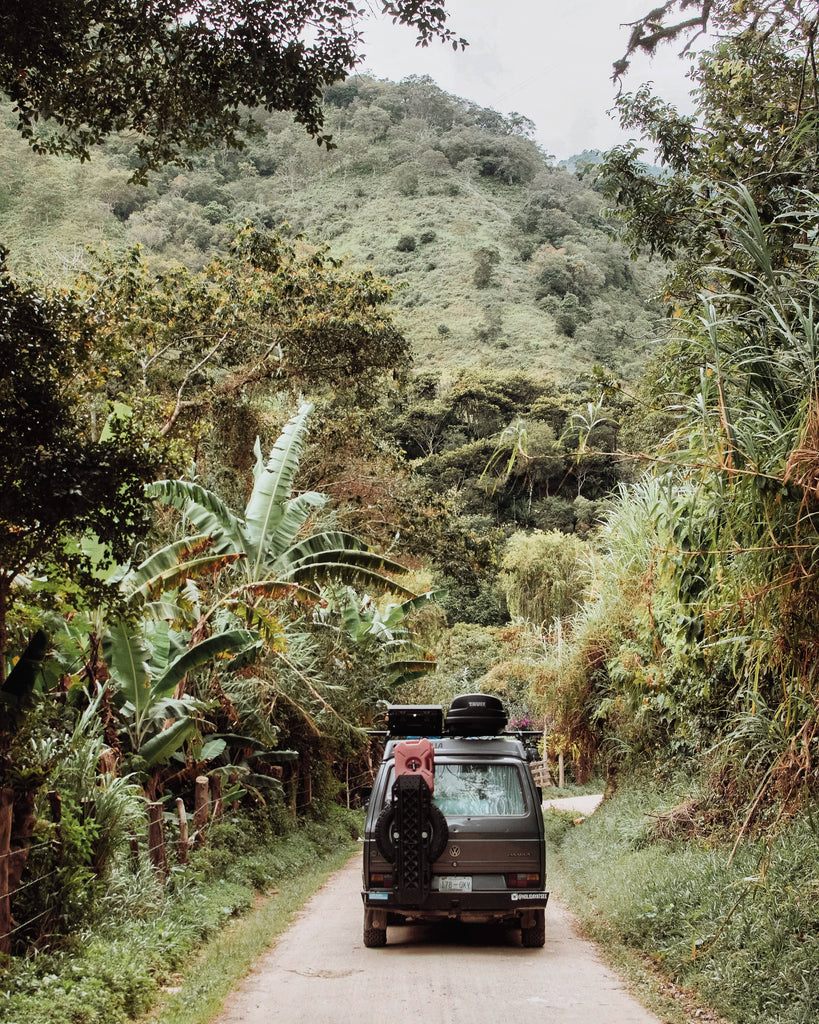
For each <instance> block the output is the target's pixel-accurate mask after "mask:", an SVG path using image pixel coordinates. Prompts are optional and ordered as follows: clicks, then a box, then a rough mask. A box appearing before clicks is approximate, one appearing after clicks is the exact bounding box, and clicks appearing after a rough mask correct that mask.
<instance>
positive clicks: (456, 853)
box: [449, 846, 461, 857]
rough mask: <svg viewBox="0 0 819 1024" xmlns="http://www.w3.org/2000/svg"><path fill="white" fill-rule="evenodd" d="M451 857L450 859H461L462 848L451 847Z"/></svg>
mask: <svg viewBox="0 0 819 1024" xmlns="http://www.w3.org/2000/svg"><path fill="white" fill-rule="evenodd" d="M449 856H450V857H460V856H461V848H460V846H450V848H449Z"/></svg>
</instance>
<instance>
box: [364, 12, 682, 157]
mask: <svg viewBox="0 0 819 1024" xmlns="http://www.w3.org/2000/svg"><path fill="white" fill-rule="evenodd" d="M654 6H656V4H655V3H654V0H447V3H446V8H447V11H448V12H449V24H450V26H451V27H452V28H453V29H454V30H455V31H456V32H457V34H458V35H460V36H463V37H465V38H466V39H467V40H468V41H469V44H470V45H469V46H468V47H467V49H466V50H465V51H460V50H459V51H458V52H457V53H454V52H453V51H452V47H451V46H445V45H443V44H441V43H437V42H436V43H431V44H430V45H429V47H427V48H421V47H418V48H416V47H415V45H414V43H415V32H414V31H412V30H411V29H407V28H404V27H401V26H397V25H393V24H392V22H391V20H389V19H380V20H373V21H370V22H368V23H367V24H366V25H365V26H364V29H363V31H364V46H363V50H364V53H365V55H366V56H365V60H364V63H363V64H362V66H361V68H360V70H361V71H363V72H366V73H368V74H371V75H373V76H374V77H376V78H388V79H390V80H392V81H400V80H401V79H402V78H405V77H407V76H408V75H429V76H430V77H431V78H433V79H434V80H435V81H436V82H437V83H438V85H439V86H440V87H441V88H442V89H444V90H445V91H446V92H448V93H452V94H454V95H456V96H461V97H463V98H464V99H468V100H472V101H473V102H475V103H478V104H479V105H480V106H483V107H492V108H493V109H495V110H498V111H500V113H502V114H508V113H510V112H511V111H517V112H518V113H520V114H523V115H525V116H526V117H529V118H531V120H532V121H534V122H535V125H536V126H537V132H536V136H535V137H536V139H537V141H538V142H539V143H540V145H541V146H542V147H543V149H544V150H545V151H546V152H547V153H550V154H552V155H554V156H555V157H556V158H557V159H558V160H562V159H564V158H566V157H569V156H571V155H572V154H575V153H580V152H582V151H583V150H584V149H606V148H609V147H610V146H612V145H616V144H617V143H618V142H622V141H624V139H625V138H626V136H624V135H623V134H622V133H621V131H620V128H619V125H618V124H617V121H616V119H613V118H612V117H610V116H609V115H608V114H607V111H608V110H609V109H610V108H611V107H612V105H613V102H614V97H615V94H616V88H615V85H614V84H613V83H612V81H611V65H612V64H613V62H614V61H615V60H617V59H618V58H619V57H621V56H622V55H623V53H624V51H625V47H626V42H627V40H628V34H629V29H627V28H622V27H621V26H622V24H623V23H624V22H629V21H634V20H636V19H637V18H638V17H639V16H641V15H645V14H647V13H648V12H649V11H650V10H651V9H652V7H654ZM679 48H680V47H679V46H676V47H675V46H671V47H666V48H665V49H664V51H663V52H662V53H660V54H658V56H657V57H656V58H655V59H654V60H653V61H651V62H649V61H648V60H647V59H639V60H635V62H634V63H633V65H632V69H631V71H630V72H629V75H628V77H627V78H626V81H625V87H626V89H627V90H628V91H633V90H634V89H636V88H637V87H638V86H639V85H640V84H642V83H643V82H645V81H652V82H654V83H655V85H656V87H657V92H658V93H659V95H660V96H661V97H662V98H663V99H664V100H667V101H669V102H672V103H675V104H677V105H678V106H679V107H680V108H681V109H684V110H688V109H689V106H690V104H689V100H688V91H689V89H690V87H691V84H690V82H688V80H687V79H686V78H685V72H686V69H687V63H686V61H684V60H680V59H679V58H678V57H677V51H678V50H679Z"/></svg>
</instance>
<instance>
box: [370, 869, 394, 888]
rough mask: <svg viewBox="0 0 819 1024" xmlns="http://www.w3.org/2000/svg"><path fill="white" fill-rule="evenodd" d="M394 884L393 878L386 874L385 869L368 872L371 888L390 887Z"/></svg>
mask: <svg viewBox="0 0 819 1024" xmlns="http://www.w3.org/2000/svg"><path fill="white" fill-rule="evenodd" d="M393 884H394V878H393V876H392V875H391V874H387V872H385V871H371V872H370V888H371V889H374V888H375V889H392V887H393Z"/></svg>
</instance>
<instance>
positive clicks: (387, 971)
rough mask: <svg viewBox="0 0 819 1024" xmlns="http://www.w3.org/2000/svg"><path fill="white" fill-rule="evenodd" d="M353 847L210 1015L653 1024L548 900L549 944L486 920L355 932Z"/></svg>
mask: <svg viewBox="0 0 819 1024" xmlns="http://www.w3.org/2000/svg"><path fill="white" fill-rule="evenodd" d="M360 883H361V863H360V857H355V858H354V859H353V860H351V861H350V862H349V864H348V865H347V866H346V867H345V868H343V869H342V870H341V871H339V872H338V873H337V874H336V875H334V876H333V877H332V878H331V879H330V880H329V882H328V883H327V884H326V885H325V886H324V888H323V889H322V890H321V891H320V892H318V893H317V894H316V896H315V897H314V898H313V899H312V900H311V901H310V903H308V905H307V906H306V907H305V909H304V910H303V911H302V913H301V914H300V916H299V917H298V918H297V919H296V921H295V922H294V923H293V925H292V926H291V927H290V928H289V929H288V931H287V932H285V934H284V935H283V936H282V937H281V939H280V940H279V941H278V943H277V944H276V946H275V947H274V948H273V949H272V950H271V951H270V952H269V953H268V954H267V955H265V956H264V957H262V959H261V960H259V961H258V963H257V964H256V966H255V967H254V969H253V970H252V971H251V973H250V974H249V975H248V977H247V978H246V979H245V981H244V983H243V984H242V985H241V986H240V987H239V988H238V989H237V990H236V991H235V992H234V993H233V994H232V995H231V996H229V997H228V999H227V1001H226V1003H225V1006H224V1008H223V1012H222V1014H221V1015H220V1016H219V1017H218V1018H217V1020H216V1021H215V1022H214V1024H316V1022H321V1024H348V1022H349V1024H416V1022H422V1024H530V1022H540V1024H658V1018H657V1017H654V1016H653V1015H652V1014H650V1013H648V1012H647V1011H646V1010H644V1009H643V1008H642V1007H641V1006H640V1005H639V1004H638V1003H637V1002H636V1001H635V1000H633V999H632V998H631V997H630V996H629V995H628V993H627V992H626V991H625V989H624V988H623V986H622V984H621V983H620V982H619V981H618V979H617V978H616V976H615V975H614V974H613V973H612V972H611V971H610V970H609V969H608V968H607V967H606V966H605V965H604V964H603V963H602V961H601V960H600V958H599V956H598V955H597V953H596V951H595V949H594V947H593V946H592V945H590V944H589V943H587V942H585V941H583V940H582V939H580V938H579V937H578V936H577V934H576V932H575V931H574V928H573V926H572V922H571V919H570V917H569V915H568V914H567V912H566V911H565V910H564V909H563V908H562V907H561V906H560V905H559V903H557V902H556V901H554V900H550V902H549V906H548V908H547V910H546V946H545V947H544V948H543V949H523V948H522V947H521V945H520V932H519V931H514V930H506V929H503V928H498V927H494V926H488V925H487V926H479V925H472V926H467V925H460V924H453V925H451V926H449V927H446V926H444V927H441V926H439V927H431V926H423V927H421V926H418V927H412V928H390V929H389V931H388V938H387V941H388V945H387V947H386V948H385V949H365V948H364V944H363V941H362V937H361V926H362V913H363V912H362V904H361V897H360V895H359V889H360Z"/></svg>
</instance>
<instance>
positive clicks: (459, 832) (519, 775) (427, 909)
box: [362, 694, 549, 947]
mask: <svg viewBox="0 0 819 1024" xmlns="http://www.w3.org/2000/svg"><path fill="white" fill-rule="evenodd" d="M505 725H506V714H505V712H504V711H503V707H502V704H501V703H500V701H499V700H498V698H496V697H493V696H489V695H486V694H465V695H463V696H461V697H456V698H455V700H454V701H453V702H452V704H451V706H450V708H449V711H448V712H447V716H446V723H445V724H444V721H443V709H442V708H441V707H436V706H423V707H416V706H407V705H404V706H401V705H399V706H393V707H391V708H389V714H388V730H387V734H386V737H385V738H386V745H385V749H384V756H383V760H382V762H381V765H380V767H379V770H378V773H377V776H376V779H375V783H374V786H373V791H372V797H371V799H370V803H369V806H368V811H367V823H366V828H365V835H364V864H363V889H362V898H363V900H364V944H365V946H369V947H373V946H384V945H386V941H387V927H388V926H389V925H399V924H404V923H407V922H414V921H440V920H445V919H454V920H459V921H466V922H476V923H483V922H489V921H497V922H503V923H505V924H509V925H513V926H515V927H518V928H520V931H521V941H522V944H523V945H524V946H528V947H538V946H542V945H543V944H544V941H545V908H546V903H547V901H548V898H549V893H548V892H547V891H546V887H545V882H546V873H545V863H544V839H543V814H542V811H541V794H540V791H539V789H538V788H537V787H536V785H535V782H534V779H533V777H532V773H531V770H530V768H529V761H530V757H532V756H534V757H536V756H537V755H536V752H532V753H530V749H531V748H530V749H529V750H527V746H526V741H527V740H530V739H531V737H532V735H533V734H530V733H525V734H524V733H507V732H503V731H502V730H503V728H504V727H505ZM400 736H404V737H405V739H404V740H401V739H399V737H400ZM407 739H408V740H409V742H406V740H407Z"/></svg>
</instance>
